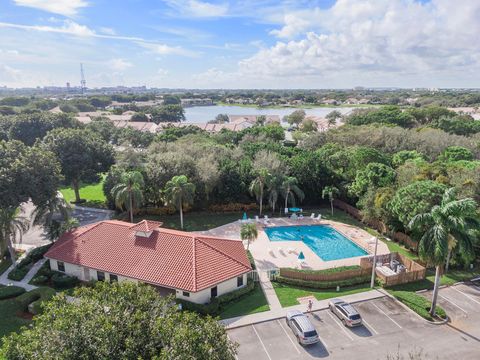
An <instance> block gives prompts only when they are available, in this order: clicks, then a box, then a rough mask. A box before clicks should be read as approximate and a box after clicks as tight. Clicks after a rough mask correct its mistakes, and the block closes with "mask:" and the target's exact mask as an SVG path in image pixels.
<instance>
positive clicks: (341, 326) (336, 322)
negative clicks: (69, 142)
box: [326, 311, 353, 341]
mask: <svg viewBox="0 0 480 360" xmlns="http://www.w3.org/2000/svg"><path fill="white" fill-rule="evenodd" d="M326 313H327V314H328V315H329V316H330V317H331V318H332V320H333V321H334V322H335V324H337V325H338V326H339V327H340V329H342V331H343V332H344V333H345V335H347V336H348V337H349V338H350V340H352V341H353V337H352V336H351V335H350V334H349V333H348V332H347V330H346V329H345V326H343V325H342V324H341V323H339V322H338V321H337V320H335V318H334V317H333V315H332V314H331V313H330V311H327V312H326Z"/></svg>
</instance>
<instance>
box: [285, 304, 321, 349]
mask: <svg viewBox="0 0 480 360" xmlns="http://www.w3.org/2000/svg"><path fill="white" fill-rule="evenodd" d="M287 325H288V326H289V327H290V329H292V331H293V334H294V335H295V337H296V338H297V341H298V343H299V344H301V345H310V344H315V343H317V342H318V341H319V340H320V339H319V338H318V333H317V330H315V326H313V324H312V323H311V322H310V320H309V319H308V317H307V316H305V315H304V314H303V313H302V312H301V311H298V310H290V311H288V312H287Z"/></svg>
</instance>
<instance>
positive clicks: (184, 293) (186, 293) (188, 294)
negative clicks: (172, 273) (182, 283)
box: [182, 291, 190, 297]
mask: <svg viewBox="0 0 480 360" xmlns="http://www.w3.org/2000/svg"><path fill="white" fill-rule="evenodd" d="M182 294H183V296H185V297H190V293H189V292H188V291H184V292H183V293H182Z"/></svg>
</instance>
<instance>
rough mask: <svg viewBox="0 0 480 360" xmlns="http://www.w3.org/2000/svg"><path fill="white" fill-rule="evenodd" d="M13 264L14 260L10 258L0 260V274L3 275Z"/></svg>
mask: <svg viewBox="0 0 480 360" xmlns="http://www.w3.org/2000/svg"><path fill="white" fill-rule="evenodd" d="M10 265H12V260H10V258H7V259H2V260H1V261H0V275H2V274H3V273H4V272H5V271H6V270H7V269H8V268H9V267H10Z"/></svg>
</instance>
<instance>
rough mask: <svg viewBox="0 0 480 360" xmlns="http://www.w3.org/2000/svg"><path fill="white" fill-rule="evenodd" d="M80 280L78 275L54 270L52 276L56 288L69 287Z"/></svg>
mask: <svg viewBox="0 0 480 360" xmlns="http://www.w3.org/2000/svg"><path fill="white" fill-rule="evenodd" d="M79 282H80V280H78V279H77V278H76V277H74V276H69V275H65V274H63V273H60V272H54V274H53V276H52V283H53V287H54V288H56V289H68V288H71V287H74V286H75V285H77V284H78V283H79Z"/></svg>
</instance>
